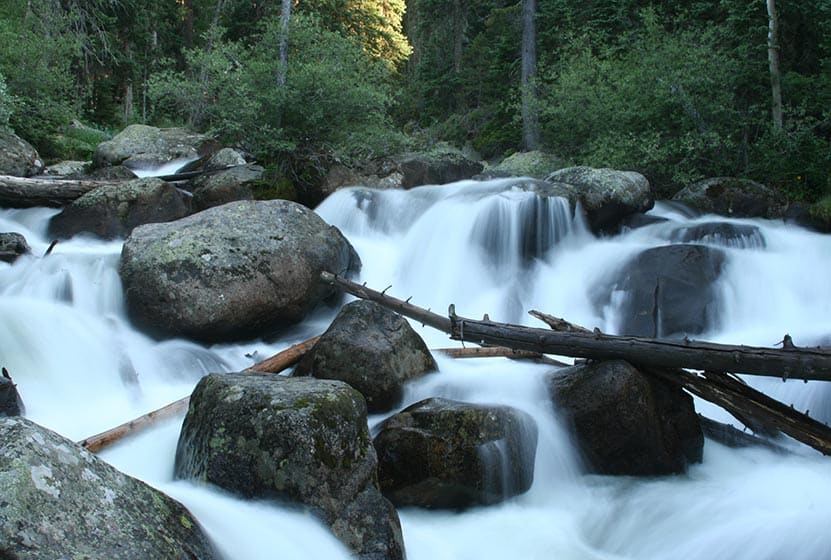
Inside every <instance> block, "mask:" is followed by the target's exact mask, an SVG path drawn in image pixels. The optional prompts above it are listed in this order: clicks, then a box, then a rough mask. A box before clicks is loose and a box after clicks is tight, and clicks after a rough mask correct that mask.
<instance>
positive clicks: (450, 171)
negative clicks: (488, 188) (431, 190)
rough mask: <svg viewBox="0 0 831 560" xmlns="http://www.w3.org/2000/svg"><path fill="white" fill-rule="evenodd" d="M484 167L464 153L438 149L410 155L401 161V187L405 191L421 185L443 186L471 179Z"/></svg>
mask: <svg viewBox="0 0 831 560" xmlns="http://www.w3.org/2000/svg"><path fill="white" fill-rule="evenodd" d="M482 169H484V167H483V166H482V164H481V163H479V162H478V161H473V160H470V159H468V158H467V157H466V156H465V155H464V154H463V153H462V152H460V151H458V150H454V149H451V148H448V147H442V146H440V147H438V148H436V149H435V150H433V151H430V152H422V153H418V154H408V155H406V156H403V157H402V158H401V159H400V161H399V170H400V172H401V175H402V177H401V186H402V187H403V188H405V189H411V188H413V187H419V186H421V185H443V184H445V183H453V182H455V181H461V180H463V179H470V178H471V177H473V176H474V175H476V174H478V173H481V172H482Z"/></svg>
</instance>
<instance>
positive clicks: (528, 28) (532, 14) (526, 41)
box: [522, 0, 772, 150]
mask: <svg viewBox="0 0 831 560" xmlns="http://www.w3.org/2000/svg"><path fill="white" fill-rule="evenodd" d="M771 1H772V0H771ZM536 12H537V2H536V0H522V143H523V146H524V147H525V149H526V150H536V149H537V147H538V146H539V143H540V127H539V116H538V114H537V95H536V81H537V27H536V21H535V20H536V15H537V14H536Z"/></svg>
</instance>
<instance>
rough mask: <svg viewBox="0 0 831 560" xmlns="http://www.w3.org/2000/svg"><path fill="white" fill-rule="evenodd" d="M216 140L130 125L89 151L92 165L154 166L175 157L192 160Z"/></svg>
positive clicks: (214, 147) (213, 148) (176, 130)
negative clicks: (91, 152)
mask: <svg viewBox="0 0 831 560" xmlns="http://www.w3.org/2000/svg"><path fill="white" fill-rule="evenodd" d="M217 149H218V146H217V145H216V142H215V141H214V140H212V139H211V138H210V137H208V136H205V135H204V134H198V133H195V132H191V131H189V130H187V129H184V128H156V127H154V126H147V125H143V124H131V125H130V126H128V127H127V128H125V129H124V130H122V131H121V132H119V133H118V134H117V135H115V136H114V137H113V138H112V139H111V140H107V141H105V142H101V143H100V144H98V146H97V147H96V148H95V152H94V153H93V154H92V163H93V166H94V167H108V166H113V165H125V166H127V167H129V168H131V169H142V168H147V167H157V166H159V165H162V164H165V163H169V162H171V161H175V160H177V159H193V158H197V157H199V156H202V155H205V154H206V153H207V152H209V151H216V150H217Z"/></svg>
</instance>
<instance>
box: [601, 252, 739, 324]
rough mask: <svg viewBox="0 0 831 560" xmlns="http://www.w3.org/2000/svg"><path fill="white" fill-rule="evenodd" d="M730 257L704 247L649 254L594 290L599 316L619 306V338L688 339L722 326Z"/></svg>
mask: <svg viewBox="0 0 831 560" xmlns="http://www.w3.org/2000/svg"><path fill="white" fill-rule="evenodd" d="M724 259H725V253H724V251H722V250H721V249H718V248H715V247H707V246H704V245H666V246H661V247H654V248H652V249H647V250H646V251H643V252H642V253H640V254H638V255H637V256H636V257H634V258H633V259H631V260H630V261H628V262H627V263H626V264H624V265H623V267H622V268H621V269H620V270H618V271H616V272H615V273H614V274H613V276H612V277H611V278H610V279H608V280H606V281H605V282H603V283H602V284H601V285H600V286H598V287H597V288H596V289H595V290H594V295H593V300H594V305H595V307H596V308H597V309H598V310H602V309H603V308H606V307H608V306H609V305H610V304H611V303H613V302H614V305H615V307H616V309H615V313H616V315H617V316H618V317H619V318H620V322H619V324H618V326H617V328H616V329H615V331H616V332H617V334H622V335H632V336H647V337H653V338H660V337H682V336H686V335H695V334H701V333H702V332H704V331H706V330H707V329H710V328H712V327H714V326H716V325H717V323H718V320H719V302H718V291H717V289H716V286H715V282H716V281H717V280H718V278H719V277H720V275H721V270H722V267H723V264H724Z"/></svg>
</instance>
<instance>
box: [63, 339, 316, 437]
mask: <svg viewBox="0 0 831 560" xmlns="http://www.w3.org/2000/svg"><path fill="white" fill-rule="evenodd" d="M319 338H320V337H314V338H310V339H309V340H306V341H303V342H300V343H297V344H295V345H294V346H290V347H289V348H286V349H285V350H283V351H282V352H278V353H277V354H275V355H274V356H272V357H270V358H267V359H265V360H263V361H261V362H258V363H256V364H254V365H253V366H251V367H250V368H248V369H246V370H245V371H244V372H243V373H254V372H258V373H280V372H281V371H283V370H285V369H287V368H289V367H291V366H293V365H294V364H296V363H297V362H299V361H300V359H301V358H302V357H303V356H304V355H305V354H306V352H308V351H309V350H310V349H311V348H312V346H314V345H315V343H316V342H317V340H318V339H319ZM189 403H190V396H187V397H184V398H181V399H179V400H178V401H176V402H172V403H170V404H168V405H166V406H163V407H162V408H159V409H156V410H154V411H152V412H148V413H147V414H143V415H142V416H139V417H138V418H134V419H133V420H130V421H129V422H125V423H124V424H121V425H119V426H116V427H115V428H111V429H109V430H107V431H105V432H101V433H100V434H96V435H94V436H90V437H88V438H86V439H84V440H81V441H79V442H78V444H79V445H82V446H84V447H85V448H86V449H87V450H89V451H91V452H93V453H98V452H99V451H101V450H102V449H105V448H107V447H109V446H110V445H112V444H114V443H115V442H117V441H119V440H120V439H122V438H124V437H125V436H128V435H132V434H136V433H137V432H140V431H141V430H143V429H145V428H148V427H149V426H152V425H153V424H155V423H156V422H158V421H159V420H163V419H165V418H172V417H174V416H178V415H180V414H182V413H184V412H185V411H186V410H187V408H188V404H189Z"/></svg>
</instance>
